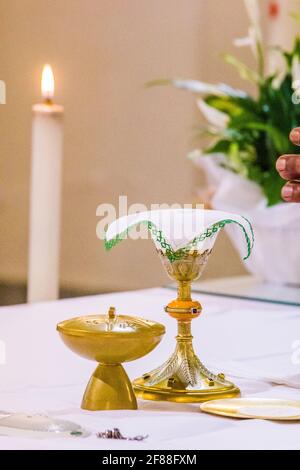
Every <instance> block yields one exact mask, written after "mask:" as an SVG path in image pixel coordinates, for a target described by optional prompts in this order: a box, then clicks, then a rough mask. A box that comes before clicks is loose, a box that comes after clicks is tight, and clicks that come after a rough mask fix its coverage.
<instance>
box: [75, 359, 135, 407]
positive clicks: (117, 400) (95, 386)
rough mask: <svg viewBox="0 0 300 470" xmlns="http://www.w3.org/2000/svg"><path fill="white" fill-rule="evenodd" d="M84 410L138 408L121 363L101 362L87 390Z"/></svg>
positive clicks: (83, 405) (83, 404)
mask: <svg viewBox="0 0 300 470" xmlns="http://www.w3.org/2000/svg"><path fill="white" fill-rule="evenodd" d="M81 408H82V409H84V410H90V411H98V410H136V409H137V401H136V397H135V394H134V391H133V388H132V385H131V382H130V380H129V377H128V375H127V374H126V372H125V370H124V367H123V366H122V365H121V364H99V365H98V367H97V368H96V370H95V372H94V373H93V375H92V377H91V378H90V381H89V383H88V385H87V388H86V390H85V393H84V396H83V400H82V404H81Z"/></svg>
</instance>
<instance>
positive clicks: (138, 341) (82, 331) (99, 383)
mask: <svg viewBox="0 0 300 470" xmlns="http://www.w3.org/2000/svg"><path fill="white" fill-rule="evenodd" d="M57 330H58V331H59V333H60V336H61V337H62V340H63V342H64V343H65V344H66V345H67V346H68V347H69V348H70V349H71V350H72V351H74V352H75V353H77V354H79V356H82V357H85V358H87V359H91V360H93V361H96V362H98V363H99V364H98V367H97V368H96V370H95V372H94V373H93V375H92V377H91V378H90V381H89V383H88V385H87V388H86V390H85V393H84V396H83V400H82V405H81V407H82V408H83V409H85V410H91V411H96V410H123V409H132V410H135V409H137V401H136V397H135V394H134V392H133V389H132V385H131V382H130V380H129V378H128V376H127V374H126V372H125V370H124V368H123V366H122V363H123V362H129V361H134V360H135V359H139V358H140V357H143V356H145V355H146V354H148V353H149V352H150V351H152V350H153V349H154V348H155V347H156V346H157V345H158V343H159V342H160V340H161V338H162V336H163V335H164V333H165V328H164V326H163V325H161V324H160V323H155V322H152V321H149V320H145V319H142V318H135V317H130V316H127V315H116V313H115V309H114V308H113V307H111V308H110V310H109V312H108V314H107V315H89V316H85V317H79V318H73V319H71V320H67V321H63V322H61V323H59V324H58V325H57Z"/></svg>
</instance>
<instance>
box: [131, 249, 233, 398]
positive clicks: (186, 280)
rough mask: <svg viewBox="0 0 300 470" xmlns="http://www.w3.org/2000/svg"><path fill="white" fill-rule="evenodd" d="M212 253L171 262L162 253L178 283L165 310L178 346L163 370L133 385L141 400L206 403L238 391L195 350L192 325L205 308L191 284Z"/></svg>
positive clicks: (171, 274) (161, 254)
mask: <svg viewBox="0 0 300 470" xmlns="http://www.w3.org/2000/svg"><path fill="white" fill-rule="evenodd" d="M210 253H211V251H209V250H207V251H204V252H203V253H200V252H199V251H192V252H189V253H187V254H186V255H185V256H184V257H183V258H181V259H179V260H175V261H172V262H171V261H170V260H169V259H168V257H167V256H166V255H165V254H164V253H163V252H161V251H160V252H159V255H160V256H161V258H162V261H163V264H164V266H165V268H166V270H167V272H168V274H169V276H170V277H171V278H172V279H174V280H176V281H177V282H178V295H177V299H176V300H173V301H172V302H170V303H169V304H168V305H167V307H166V308H165V311H166V312H167V313H168V314H169V315H170V316H171V317H173V318H175V319H176V320H177V323H178V335H177V337H176V341H177V345H176V349H175V352H174V353H173V355H172V356H171V357H170V358H169V359H168V360H167V361H166V362H165V363H164V364H163V365H162V366H160V367H158V368H157V369H154V370H153V371H152V372H149V373H148V374H144V375H143V376H142V377H141V378H138V379H136V380H135V381H134V382H133V385H134V390H135V393H136V395H137V396H138V397H140V398H144V399H148V400H163V401H172V402H178V403H191V402H205V401H208V400H215V399H217V398H232V397H236V396H238V395H239V394H240V391H239V389H238V388H237V387H236V386H235V385H234V384H233V383H231V382H229V381H228V380H226V378H225V375H224V374H222V373H220V374H218V375H215V374H213V373H212V372H210V371H209V370H208V369H207V368H206V367H205V366H204V365H203V364H202V363H201V361H200V359H199V358H198V356H197V355H196V353H195V351H194V348H193V336H192V334H191V322H192V320H193V319H194V318H197V317H198V316H199V315H200V313H201V311H202V307H201V305H200V303H199V302H197V301H193V300H192V298H191V283H192V281H194V280H196V279H198V277H199V276H200V275H201V273H202V271H203V269H204V267H205V265H206V263H207V260H208V257H209V255H210Z"/></svg>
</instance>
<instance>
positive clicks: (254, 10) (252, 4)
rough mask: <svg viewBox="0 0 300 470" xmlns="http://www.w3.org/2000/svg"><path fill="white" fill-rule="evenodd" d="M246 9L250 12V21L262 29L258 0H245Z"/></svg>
mask: <svg viewBox="0 0 300 470" xmlns="http://www.w3.org/2000/svg"><path fill="white" fill-rule="evenodd" d="M244 3H245V6H246V10H247V12H248V15H249V18H250V23H251V24H252V25H253V26H254V27H255V29H257V30H259V29H260V9H259V5H258V0H244Z"/></svg>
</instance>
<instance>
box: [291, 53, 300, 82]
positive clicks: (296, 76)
mask: <svg viewBox="0 0 300 470" xmlns="http://www.w3.org/2000/svg"><path fill="white" fill-rule="evenodd" d="M292 77H293V88H294V89H295V86H294V84H295V83H296V82H298V86H297V88H299V81H300V60H299V57H298V56H297V55H295V56H294V58H293V63H292Z"/></svg>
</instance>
